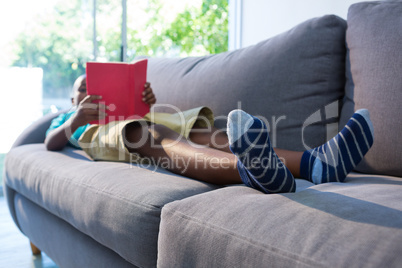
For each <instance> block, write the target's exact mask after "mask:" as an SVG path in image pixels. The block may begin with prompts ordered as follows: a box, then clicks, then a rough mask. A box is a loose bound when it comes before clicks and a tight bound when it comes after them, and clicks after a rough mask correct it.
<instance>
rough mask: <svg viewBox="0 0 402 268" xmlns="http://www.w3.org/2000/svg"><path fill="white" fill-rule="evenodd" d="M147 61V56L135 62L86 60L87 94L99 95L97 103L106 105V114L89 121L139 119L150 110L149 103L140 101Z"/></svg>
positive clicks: (99, 122)
mask: <svg viewBox="0 0 402 268" xmlns="http://www.w3.org/2000/svg"><path fill="white" fill-rule="evenodd" d="M147 63H148V60H146V59H144V60H139V61H137V62H134V63H121V62H111V63H101V62H88V63H87V68H86V73H87V94H88V95H100V96H102V99H101V100H100V101H99V102H100V103H104V104H106V105H107V106H109V110H106V113H107V114H108V116H106V118H105V119H104V120H99V121H96V122H91V123H92V124H106V123H109V122H111V121H116V120H119V121H120V120H126V119H134V118H142V117H143V116H144V115H145V114H147V113H148V112H149V105H148V104H147V103H145V102H143V101H142V98H143V97H142V92H143V91H144V85H145V83H146V81H147Z"/></svg>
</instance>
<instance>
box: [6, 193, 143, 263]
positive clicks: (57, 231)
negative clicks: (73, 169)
mask: <svg viewBox="0 0 402 268" xmlns="http://www.w3.org/2000/svg"><path fill="white" fill-rule="evenodd" d="M13 204H15V207H16V208H17V210H16V211H17V218H18V222H19V223H20V225H21V226H22V230H23V232H24V233H25V234H26V235H27V236H28V237H29V239H30V241H32V242H33V243H34V244H35V245H41V248H40V250H43V251H44V252H46V254H48V255H49V256H50V257H51V258H52V260H53V261H55V262H56V263H57V264H58V265H59V267H99V268H100V267H105V268H109V267H119V268H120V267H121V268H123V267H135V266H133V265H132V264H130V263H129V262H127V261H125V260H124V259H123V258H121V256H119V255H118V254H116V253H115V252H114V251H112V250H111V249H109V248H107V247H104V246H102V245H100V244H99V243H97V242H96V241H95V240H93V239H92V238H90V237H89V236H87V235H85V234H83V233H81V232H79V231H77V230H76V229H75V228H74V227H72V226H71V225H69V224H68V223H67V222H65V221H63V220H61V219H60V218H58V217H56V216H54V215H53V214H51V213H49V212H48V211H46V210H45V209H43V208H41V207H40V206H38V205H35V204H34V203H33V202H31V201H29V200H28V199H27V198H25V197H24V196H22V195H21V194H16V195H15V199H14V200H13ZM78 256H79V257H78Z"/></svg>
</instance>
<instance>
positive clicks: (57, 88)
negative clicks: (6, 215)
mask: <svg viewBox="0 0 402 268" xmlns="http://www.w3.org/2000/svg"><path fill="white" fill-rule="evenodd" d="M22 2H23V3H22ZM22 2H21V1H19V2H10V3H9V4H7V8H5V9H2V11H1V14H0V15H1V16H0V17H1V18H2V19H3V20H4V21H2V24H3V25H13V27H14V26H18V27H14V28H13V27H10V28H7V29H6V30H7V32H2V33H1V35H2V39H1V40H7V43H1V47H2V48H3V49H1V51H0V53H1V54H0V59H1V62H2V63H1V64H3V66H1V67H2V68H1V69H0V75H1V77H4V79H2V82H3V83H6V87H5V88H6V89H5V90H3V89H2V91H1V96H0V97H1V98H2V99H3V100H4V99H8V106H4V105H3V106H2V107H3V110H1V111H0V112H1V119H0V123H1V124H2V126H8V127H7V129H8V130H7V131H8V132H9V133H8V134H7V136H8V137H10V140H7V141H4V140H3V141H0V142H3V143H2V144H0V169H1V167H2V163H3V161H2V157H3V156H4V154H5V153H6V152H7V151H8V149H9V148H10V146H11V144H12V142H13V141H14V140H15V138H16V137H17V136H18V134H19V133H20V132H21V131H22V130H23V129H25V128H26V127H27V126H28V125H29V124H30V123H31V122H33V121H34V120H35V119H37V118H38V117H40V116H42V115H43V114H46V113H49V112H54V111H57V110H59V109H67V108H69V107H70V106H71V101H70V91H71V87H72V84H73V82H74V80H75V79H76V78H77V77H78V76H79V75H81V74H83V73H84V72H85V64H86V62H87V61H92V60H98V61H120V60H121V59H122V55H125V56H124V58H125V60H126V61H132V60H133V59H134V58H135V57H136V56H140V55H141V56H142V55H146V56H169V57H170V56H198V55H205V54H210V53H211V54H212V53H219V52H223V51H226V50H227V48H228V0H204V1H202V0H183V1H170V0H128V1H125V0H124V1H107V0H71V1H54V0H37V1H29V0H24V1H22ZM122 2H123V3H124V2H126V9H125V10H126V12H127V13H126V14H127V16H126V21H127V24H126V26H127V28H126V34H125V35H123V36H125V37H126V43H127V47H126V50H125V51H126V53H123V54H122V44H123V43H122V21H123V17H124V16H123V10H124V8H123V7H122ZM21 6H24V9H21V8H20V7H21ZM94 11H96V12H94ZM94 15H95V16H94ZM94 21H95V22H96V23H95V24H94ZM94 26H95V27H94ZM94 32H95V33H96V35H94ZM10 33H13V34H12V35H11V34H10ZM4 37H7V38H4ZM123 39H124V38H123ZM123 47H124V46H123ZM21 77H23V78H24V79H21ZM6 78H8V79H6ZM21 100H22V101H21ZM10 111H16V112H12V113H10ZM27 111H28V112H27ZM6 114H7V116H5V115H6ZM10 114H13V117H10V116H8V115H10ZM1 175H2V174H1ZM1 175H0V176H1Z"/></svg>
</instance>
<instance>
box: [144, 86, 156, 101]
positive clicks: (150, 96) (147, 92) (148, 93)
mask: <svg viewBox="0 0 402 268" xmlns="http://www.w3.org/2000/svg"><path fill="white" fill-rule="evenodd" d="M144 88H145V89H144V91H143V92H142V101H143V102H145V103H148V104H149V106H151V105H152V104H155V102H156V97H155V94H154V92H153V91H152V88H151V83H149V82H146V83H145V85H144Z"/></svg>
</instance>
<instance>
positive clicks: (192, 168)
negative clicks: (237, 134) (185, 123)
mask: <svg viewBox="0 0 402 268" xmlns="http://www.w3.org/2000/svg"><path fill="white" fill-rule="evenodd" d="M144 135H145V137H146V139H144V140H145V142H144V143H143V144H142V145H141V146H140V147H139V148H133V146H132V145H137V144H138V143H139V142H140V141H141V139H142V138H144ZM125 140H126V147H127V148H128V150H129V151H130V152H132V153H138V154H139V155H140V156H142V157H147V158H149V159H150V160H151V161H153V163H155V164H156V163H159V164H160V165H161V166H162V167H164V168H166V169H168V170H170V171H172V172H174V173H176V174H181V175H184V176H187V177H190V178H193V179H197V180H201V181H204V182H208V183H213V184H222V185H224V184H237V183H241V179H240V176H239V173H238V171H237V169H236V157H235V156H234V155H233V154H231V153H226V152H223V151H219V150H216V149H213V148H209V147H194V145H192V144H191V143H190V142H189V141H188V140H186V139H185V138H183V137H181V136H180V135H179V134H177V133H176V132H174V131H173V130H171V129H169V128H167V127H165V126H162V125H151V126H141V125H139V124H129V125H127V126H126V133H125Z"/></svg>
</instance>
